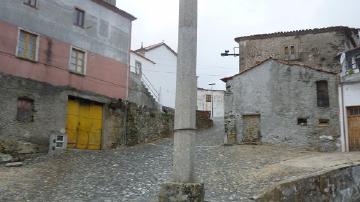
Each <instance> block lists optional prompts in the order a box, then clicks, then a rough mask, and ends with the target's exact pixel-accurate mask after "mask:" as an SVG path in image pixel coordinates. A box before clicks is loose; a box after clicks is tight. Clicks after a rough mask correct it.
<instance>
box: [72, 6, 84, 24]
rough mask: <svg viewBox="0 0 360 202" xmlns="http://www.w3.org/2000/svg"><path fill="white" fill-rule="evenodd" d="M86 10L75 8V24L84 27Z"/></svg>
mask: <svg viewBox="0 0 360 202" xmlns="http://www.w3.org/2000/svg"><path fill="white" fill-rule="evenodd" d="M84 21H85V11H83V10H81V9H78V8H75V14H74V25H76V26H79V27H84Z"/></svg>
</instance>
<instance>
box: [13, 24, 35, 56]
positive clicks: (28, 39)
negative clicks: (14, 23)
mask: <svg viewBox="0 0 360 202" xmlns="http://www.w3.org/2000/svg"><path fill="white" fill-rule="evenodd" d="M38 37H39V36H38V35H36V34H32V33H30V32H26V31H24V30H20V32H19V40H18V46H17V51H16V55H17V56H18V57H20V58H25V59H28V60H32V61H36V60H37V45H38V44H37V40H38Z"/></svg>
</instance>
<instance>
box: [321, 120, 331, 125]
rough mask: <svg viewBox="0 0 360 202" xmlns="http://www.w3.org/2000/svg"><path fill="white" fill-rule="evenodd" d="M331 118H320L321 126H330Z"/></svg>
mask: <svg viewBox="0 0 360 202" xmlns="http://www.w3.org/2000/svg"><path fill="white" fill-rule="evenodd" d="M329 123H330V120H329V119H319V126H329Z"/></svg>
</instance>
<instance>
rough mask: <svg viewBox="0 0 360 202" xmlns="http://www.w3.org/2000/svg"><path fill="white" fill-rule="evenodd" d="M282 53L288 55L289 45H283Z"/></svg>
mask: <svg viewBox="0 0 360 202" xmlns="http://www.w3.org/2000/svg"><path fill="white" fill-rule="evenodd" d="M284 54H285V56H288V55H289V47H287V46H286V47H285V48H284Z"/></svg>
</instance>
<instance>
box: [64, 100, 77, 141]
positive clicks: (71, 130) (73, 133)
mask: <svg viewBox="0 0 360 202" xmlns="http://www.w3.org/2000/svg"><path fill="white" fill-rule="evenodd" d="M78 126H79V102H78V101H76V100H70V99H69V101H68V106H67V121H66V133H67V136H68V137H67V138H68V139H67V141H68V145H67V147H68V148H76V139H77V135H78Z"/></svg>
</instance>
